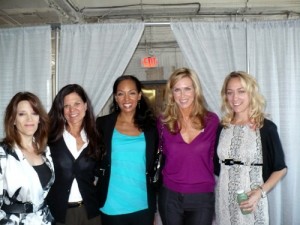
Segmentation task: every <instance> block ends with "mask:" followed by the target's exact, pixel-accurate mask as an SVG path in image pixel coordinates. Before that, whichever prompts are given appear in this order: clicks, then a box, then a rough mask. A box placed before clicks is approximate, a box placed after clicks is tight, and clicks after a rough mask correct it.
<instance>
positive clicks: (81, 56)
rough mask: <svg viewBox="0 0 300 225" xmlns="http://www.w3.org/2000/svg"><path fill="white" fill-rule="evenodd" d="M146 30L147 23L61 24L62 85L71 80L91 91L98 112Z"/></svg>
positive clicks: (89, 93) (60, 61) (95, 110)
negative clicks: (145, 24)
mask: <svg viewBox="0 0 300 225" xmlns="http://www.w3.org/2000/svg"><path fill="white" fill-rule="evenodd" d="M143 31H144V23H126V24H125V23H124V24H121V23H120V24H88V25H63V26H61V38H60V51H59V60H58V61H59V65H58V68H59V70H58V84H59V85H58V88H59V89H60V88H62V87H63V86H65V85H67V84H70V83H77V84H79V85H81V86H82V87H83V88H84V89H85V90H86V92H87V93H88V95H89V97H90V99H91V102H92V105H93V106H94V112H95V114H96V115H97V114H98V113H99V112H100V110H101V109H102V107H103V106H104V105H105V103H106V101H107V99H108V98H109V96H110V95H111V93H112V86H113V83H114V81H115V79H116V78H117V77H119V76H121V75H122V74H123V72H124V70H125V69H126V66H127V64H128V62H129V61H130V59H131V57H132V55H133V53H134V51H135V48H136V46H137V44H138V42H139V40H140V38H141V35H142V33H143Z"/></svg>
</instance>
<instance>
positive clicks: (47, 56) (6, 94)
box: [0, 26, 52, 139]
mask: <svg viewBox="0 0 300 225" xmlns="http://www.w3.org/2000/svg"><path fill="white" fill-rule="evenodd" d="M0 68H1V72H0V90H1V94H0V108H1V110H0V118H1V125H0V139H2V138H3V137H4V130H3V119H4V113H5V109H6V106H7V105H8V103H9V101H10V99H11V98H12V97H13V96H14V95H15V94H16V93H17V92H19V91H30V92H33V93H34V94H36V95H37V96H38V97H39V98H40V100H41V101H42V103H43V104H44V107H45V108H46V110H47V109H49V105H50V104H51V101H52V100H51V99H49V98H48V96H50V97H51V93H50V91H51V86H50V84H51V82H50V79H51V27H50V26H41V27H26V28H5V29H0Z"/></svg>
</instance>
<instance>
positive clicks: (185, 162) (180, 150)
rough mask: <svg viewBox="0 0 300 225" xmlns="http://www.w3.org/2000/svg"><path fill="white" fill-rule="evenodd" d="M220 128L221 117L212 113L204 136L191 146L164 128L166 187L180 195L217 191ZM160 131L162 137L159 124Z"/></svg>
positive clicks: (200, 136)
mask: <svg viewBox="0 0 300 225" xmlns="http://www.w3.org/2000/svg"><path fill="white" fill-rule="evenodd" d="M218 124H219V118H218V116H217V115H216V114H215V113H212V112H210V113H209V114H208V116H207V119H206V127H205V128H204V130H203V132H201V133H200V134H199V135H198V136H196V137H195V139H194V140H193V141H192V142H191V143H189V144H187V143H186V142H185V141H184V140H183V138H182V136H181V134H180V133H177V134H171V133H170V132H169V131H168V129H167V128H166V126H163V153H164V154H165V156H166V161H165V165H164V168H163V171H162V173H163V184H164V186H165V187H167V188H169V189H170V190H173V191H175V192H180V193H202V192H213V191H214V187H215V178H214V173H213V171H214V170H213V156H214V145H215V140H216V131H217V127H218ZM157 127H158V131H159V133H160V132H161V121H160V120H159V121H158V124H157Z"/></svg>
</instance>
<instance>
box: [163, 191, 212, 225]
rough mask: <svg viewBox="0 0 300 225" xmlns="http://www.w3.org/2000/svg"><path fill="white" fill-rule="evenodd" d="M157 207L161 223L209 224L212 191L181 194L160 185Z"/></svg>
mask: <svg viewBox="0 0 300 225" xmlns="http://www.w3.org/2000/svg"><path fill="white" fill-rule="evenodd" d="M158 209H159V213H160V217H161V220H162V223H163V225H211V224H212V221H213V216H214V209H215V196H214V193H213V192H211V193H195V194H194V193H193V194H183V193H178V192H174V191H171V190H169V189H167V188H166V187H162V188H161V189H160V192H159V196H158Z"/></svg>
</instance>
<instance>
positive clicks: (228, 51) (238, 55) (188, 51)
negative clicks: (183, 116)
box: [171, 22, 247, 114]
mask: <svg viewBox="0 0 300 225" xmlns="http://www.w3.org/2000/svg"><path fill="white" fill-rule="evenodd" d="M245 27H246V26H245V23H242V22H201V23H199V22H173V23H171V29H172V30H173V32H174V35H175V37H176V40H177V42H178V44H179V47H180V49H181V51H182V53H183V55H184V57H185V59H186V61H187V63H188V64H189V66H190V67H191V68H192V69H194V70H195V71H196V72H197V74H198V76H199V79H200V80H201V84H202V88H203V90H204V93H205V97H206V101H207V103H208V105H209V106H210V108H211V109H212V110H213V111H215V112H217V113H218V114H219V111H220V96H219V92H220V90H221V86H222V83H223V77H224V76H225V75H226V74H227V73H229V71H233V70H246V67H247V64H246V38H245V36H246V31H245Z"/></svg>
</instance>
